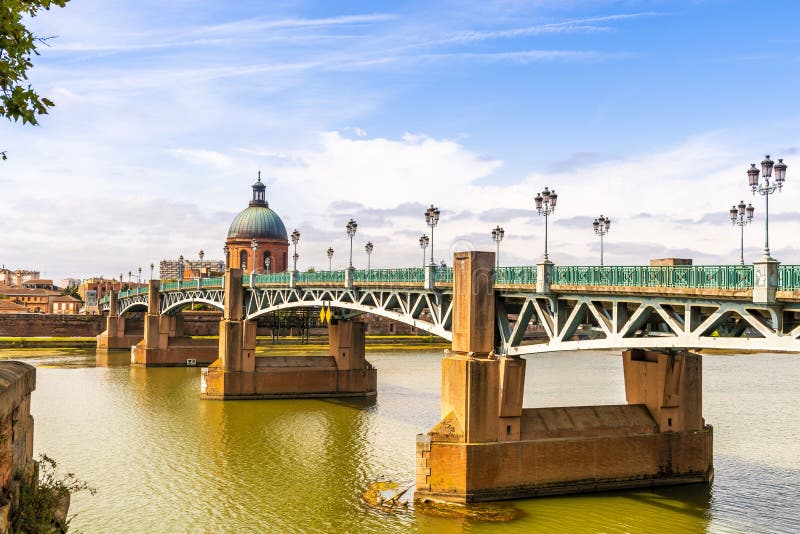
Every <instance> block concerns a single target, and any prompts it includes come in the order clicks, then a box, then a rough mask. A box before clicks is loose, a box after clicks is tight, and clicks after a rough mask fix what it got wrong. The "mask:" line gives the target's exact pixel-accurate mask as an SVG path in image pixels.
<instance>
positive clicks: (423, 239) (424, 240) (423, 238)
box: [419, 234, 431, 269]
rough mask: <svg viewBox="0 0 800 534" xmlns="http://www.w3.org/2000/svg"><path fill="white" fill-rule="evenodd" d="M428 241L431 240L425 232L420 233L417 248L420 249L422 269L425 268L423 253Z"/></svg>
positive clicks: (424, 255)
mask: <svg viewBox="0 0 800 534" xmlns="http://www.w3.org/2000/svg"><path fill="white" fill-rule="evenodd" d="M430 242H431V240H430V238H429V237H428V236H427V235H425V234H422V236H420V238H419V248H421V249H422V268H423V269H424V268H425V258H426V257H427V256H426V254H425V253H426V252H427V251H426V250H425V249H426V248H428V244H429V243H430Z"/></svg>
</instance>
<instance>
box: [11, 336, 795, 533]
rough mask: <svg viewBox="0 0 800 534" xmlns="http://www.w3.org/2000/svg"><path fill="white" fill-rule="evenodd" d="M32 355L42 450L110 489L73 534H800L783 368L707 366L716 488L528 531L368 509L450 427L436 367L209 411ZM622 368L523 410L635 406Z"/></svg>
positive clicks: (543, 508)
mask: <svg viewBox="0 0 800 534" xmlns="http://www.w3.org/2000/svg"><path fill="white" fill-rule="evenodd" d="M0 356H12V357H20V355H19V353H18V351H17V354H15V355H12V354H10V353H9V351H0ZM24 356H28V357H29V359H28V361H30V362H31V363H34V364H35V365H37V366H39V372H38V376H37V382H38V383H37V391H36V393H35V394H34V397H33V408H32V409H33V412H34V417H35V418H36V437H35V440H36V449H37V451H46V452H48V453H50V454H52V455H54V456H55V457H56V458H57V459H59V460H60V463H61V465H62V466H63V467H64V468H65V469H69V470H70V471H74V472H76V473H78V474H79V475H80V476H81V477H82V478H84V479H86V480H88V481H90V482H91V483H92V485H94V486H97V487H98V489H99V493H98V494H97V495H96V496H95V497H89V496H85V495H78V496H76V498H75V502H74V504H73V511H74V512H77V514H78V515H77V516H76V518H75V520H74V523H73V526H74V528H75V529H76V530H78V531H85V532H187V531H191V532H231V531H243V530H245V531H247V530H249V531H255V532H261V531H280V532H309V531H311V532H315V531H316V532H330V531H342V532H377V531H380V532H409V531H411V532H443V533H449V532H454V533H455V532H476V533H483V532H498V531H503V532H532V531H535V532H565V531H569V532H676V531H685V532H705V531H708V532H719V531H732V532H767V531H769V532H797V531H800V502H798V499H797V498H796V488H797V487H798V486H800V458H798V457H800V455H798V454H797V438H798V436H800V417H799V415H800V414H798V403H797V397H796V393H795V385H796V383H797V381H798V379H800V372H799V371H798V363H797V362H798V360H797V359H796V358H792V357H790V358H787V357H786V356H785V355H762V356H754V357H745V356H742V357H735V358H732V357H708V358H706V359H705V360H704V372H705V376H704V402H705V410H704V411H705V416H706V419H707V420H708V421H709V422H711V423H713V424H714V426H715V444H714V446H715V467H716V480H715V482H714V484H713V486H711V487H709V486H705V485H692V486H680V487H673V488H662V489H657V490H639V491H628V492H616V493H606V494H598V495H581V496H570V497H553V498H546V499H532V500H523V501H516V502H514V503H513V504H514V506H516V507H518V508H519V509H520V510H522V511H523V512H524V516H523V517H522V518H521V519H519V520H516V521H513V522H511V523H505V524H493V523H482V522H476V521H472V520H468V519H463V518H461V519H448V518H439V517H429V516H424V515H422V514H416V513H414V512H406V513H399V514H393V513H389V514H387V513H385V512H381V511H379V510H373V509H371V508H369V507H367V506H365V505H364V504H363V503H362V502H361V501H360V498H359V496H360V492H361V491H362V490H363V488H364V487H365V486H366V485H367V484H368V483H369V482H371V481H374V480H378V479H391V480H395V481H398V482H406V481H413V477H414V460H415V456H414V436H415V434H417V433H419V432H423V431H425V430H427V429H429V428H430V427H431V426H433V425H434V424H435V423H436V422H437V421H438V419H439V388H440V379H441V377H440V358H441V352H440V351H434V352H430V353H418V354H409V353H405V352H404V353H385V354H371V355H370V360H371V361H372V362H373V363H374V364H375V365H376V367H378V368H379V378H378V388H379V392H378V397H377V399H374V400H372V401H370V402H367V403H360V402H357V401H353V400H334V401H326V400H302V401H293V400H277V401H233V402H218V401H200V400H199V398H198V392H199V381H200V370H199V369H197V368H141V367H130V366H129V365H128V363H127V360H125V358H129V356H128V355H127V353H124V352H121V353H120V355H119V356H118V357H117V358H118V359H117V360H114V359H112V358H111V357H112V356H116V354H114V353H111V354H109V355H108V356H99V355H96V354H95V353H94V352H93V351H92V352H83V353H81V352H76V351H53V350H48V351H38V356H37V357H34V358H30V356H31V353H30V352H26V353H25V354H24ZM611 356H614V355H610V354H599V355H598V354H594V355H592V354H577V355H576V354H566V355H563V354H562V355H551V356H540V357H536V358H531V359H529V361H528V374H527V378H526V395H525V404H526V406H534V405H537V406H548V405H549V406H554V405H559V404H561V405H579V404H599V403H618V402H624V389H623V387H622V370H621V364H620V361H619V357H618V356H616V357H611ZM761 384H770V388H769V389H767V388H763V387H761ZM743 399H744V401H743ZM776 407H777V408H776ZM764 419H766V420H767V422H765V421H764ZM765 429H769V430H770V432H768V433H767V432H765Z"/></svg>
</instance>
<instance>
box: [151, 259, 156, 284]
mask: <svg viewBox="0 0 800 534" xmlns="http://www.w3.org/2000/svg"><path fill="white" fill-rule="evenodd" d="M155 268H156V266H155V264H154V263H153V262H150V280H152V279H153V269H155Z"/></svg>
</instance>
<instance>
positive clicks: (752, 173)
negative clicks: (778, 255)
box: [747, 154, 787, 259]
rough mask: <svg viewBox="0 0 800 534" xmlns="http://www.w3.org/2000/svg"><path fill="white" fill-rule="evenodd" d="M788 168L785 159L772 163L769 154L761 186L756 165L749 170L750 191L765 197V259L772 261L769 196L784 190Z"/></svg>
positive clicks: (765, 162)
mask: <svg viewBox="0 0 800 534" xmlns="http://www.w3.org/2000/svg"><path fill="white" fill-rule="evenodd" d="M786 168H787V165H786V164H785V163H784V162H783V159H780V158H778V163H777V164H776V163H775V162H774V161H772V160H771V159H770V157H769V154H767V156H766V157H765V158H764V161H762V162H761V174H762V175H763V177H764V183H763V184H759V180H758V174H759V171H758V169H757V168H756V164H755V163H752V164H751V165H750V168H749V169H748V170H747V180H748V182H749V183H750V189H751V190H752V191H753V194H754V195H755V194H756V193H760V194H761V195H762V196H763V197H764V258H765V259H771V258H770V254H769V196H770V195H771V194H772V193H774V192H776V191H780V190H781V189H782V188H783V182H784V181H785V180H786ZM773 169H774V170H775V181H774V182H773V183H772V184H770V183H769V181H770V178H772V171H773Z"/></svg>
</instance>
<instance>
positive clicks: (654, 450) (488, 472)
mask: <svg viewBox="0 0 800 534" xmlns="http://www.w3.org/2000/svg"><path fill="white" fill-rule="evenodd" d="M453 264H454V268H453V312H452V313H453V350H452V353H450V354H448V355H447V356H446V357H445V358H444V359H443V361H442V404H441V414H442V420H441V421H440V422H439V423H438V424H437V425H436V426H435V427H434V428H433V429H432V430H431V431H430V432H428V433H427V434H420V435H418V436H417V462H416V469H417V470H416V486H417V489H416V494H415V498H416V499H417V500H423V501H424V500H442V501H451V502H462V503H463V502H476V501H489V500H499V499H516V498H524V497H533V496H539V495H553V494H563V493H580V492H591V491H601V490H613V489H622V488H634V487H649V486H659V485H668V484H680V483H689V482H703V481H708V480H709V479H710V478H711V476H712V475H713V468H712V457H711V446H712V429H711V427H710V426H705V425H704V423H703V419H702V412H701V398H702V395H701V392H702V380H701V378H702V377H701V374H702V373H701V366H700V357H699V356H697V355H694V354H677V355H672V354H661V353H655V352H645V351H628V352H626V353H625V355H624V372H625V384H626V394H627V401H628V404H627V405H619V406H583V407H567V408H533V409H523V407H522V397H523V393H524V383H525V362H524V360H520V359H515V358H509V357H496V356H495V354H494V353H493V352H492V348H493V347H494V320H493V319H494V288H493V276H492V271H493V267H492V266H493V265H494V256H493V254H491V253H486V252H468V253H457V254H456V255H455V258H454V262H453Z"/></svg>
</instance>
